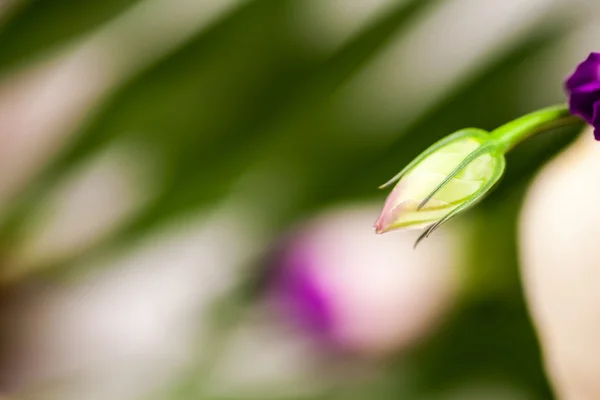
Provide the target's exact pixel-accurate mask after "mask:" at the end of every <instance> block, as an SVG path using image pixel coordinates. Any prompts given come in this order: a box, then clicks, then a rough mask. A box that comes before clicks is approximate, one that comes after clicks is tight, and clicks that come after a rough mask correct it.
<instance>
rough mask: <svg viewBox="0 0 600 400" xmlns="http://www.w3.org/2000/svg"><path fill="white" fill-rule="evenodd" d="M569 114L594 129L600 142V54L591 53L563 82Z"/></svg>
mask: <svg viewBox="0 0 600 400" xmlns="http://www.w3.org/2000/svg"><path fill="white" fill-rule="evenodd" d="M565 88H566V90H567V92H568V93H569V108H570V110H571V113H572V114H574V115H578V116H580V117H582V118H583V119H585V120H586V121H587V123H589V124H590V125H592V126H593V127H594V136H595V137H596V140H600V53H591V54H590V55H589V57H588V58H587V59H586V60H585V61H584V62H582V63H581V64H579V65H578V66H577V68H576V69H575V72H573V75H571V76H570V77H569V79H567V81H566V82H565Z"/></svg>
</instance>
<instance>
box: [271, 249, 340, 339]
mask: <svg viewBox="0 0 600 400" xmlns="http://www.w3.org/2000/svg"><path fill="white" fill-rule="evenodd" d="M315 262H316V260H315V256H314V255H312V254H310V252H308V251H306V250H303V249H295V250H292V251H289V252H287V254H284V255H283V257H281V258H280V259H279V262H278V265H277V271H276V274H275V276H274V277H273V280H272V282H271V286H272V288H273V290H274V295H275V299H276V301H278V303H279V305H280V306H281V307H282V308H283V309H284V311H285V312H286V314H287V315H288V316H290V317H291V318H292V319H294V320H295V322H296V323H298V324H299V325H301V327H303V328H305V329H307V330H309V331H311V332H312V333H315V334H317V335H318V336H321V337H329V336H330V335H331V334H332V331H333V325H334V318H333V312H332V310H331V304H330V303H331V302H330V300H331V299H329V293H328V291H327V290H326V289H325V288H324V287H323V285H322V283H321V282H320V281H319V279H318V277H317V274H316V272H315V271H314V268H315V266H314V264H315Z"/></svg>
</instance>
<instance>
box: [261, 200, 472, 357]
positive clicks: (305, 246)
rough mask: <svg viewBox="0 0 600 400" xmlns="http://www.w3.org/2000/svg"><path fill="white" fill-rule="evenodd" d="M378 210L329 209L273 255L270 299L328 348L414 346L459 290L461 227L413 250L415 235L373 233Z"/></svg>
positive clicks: (363, 350)
mask: <svg viewBox="0 0 600 400" xmlns="http://www.w3.org/2000/svg"><path fill="white" fill-rule="evenodd" d="M375 210H376V208H374V207H371V206H366V207H362V206H360V207H356V206H354V207H353V206H350V207H344V208H341V209H336V210H332V211H329V212H326V213H325V214H323V215H322V216H319V217H317V218H315V219H313V220H310V221H307V222H306V223H305V224H304V225H303V226H302V227H300V228H298V229H296V230H294V231H293V233H292V234H291V236H290V237H289V238H288V239H287V240H286V241H285V243H283V244H282V245H281V247H280V248H279V252H278V254H277V256H275V257H274V258H273V261H272V267H273V270H272V273H273V274H272V275H271V277H270V280H269V284H268V285H267V286H268V291H267V292H268V293H269V295H270V296H269V299H270V300H271V301H272V303H271V304H273V305H275V309H276V310H277V311H278V313H279V314H280V315H282V316H283V317H284V320H287V321H289V322H291V323H292V325H293V326H295V327H297V328H298V329H299V331H300V332H303V333H304V334H308V335H310V336H312V337H313V338H314V339H315V340H316V341H317V343H321V344H323V345H324V346H325V347H326V348H328V349H333V350H342V351H346V352H350V353H354V354H360V355H366V356H369V355H376V356H379V355H385V354H388V353H390V352H395V351H397V350H402V349H404V348H407V347H410V346H411V344H413V343H415V342H416V341H419V340H421V339H422V338H423V336H424V335H426V334H427V333H428V332H431V331H432V329H433V328H434V327H435V325H436V322H437V321H439V320H440V318H441V317H442V316H443V315H444V314H445V311H448V310H449V308H450V307H449V306H450V305H451V304H452V300H453V299H454V298H455V295H456V294H457V292H458V290H459V288H460V283H461V271H462V270H460V268H461V267H462V266H463V265H464V263H463V262H462V261H461V260H462V256H463V254H462V249H463V248H462V247H461V246H456V245H455V244H456V241H457V240H456V239H457V236H458V234H459V233H460V231H450V230H447V231H444V232H443V234H441V235H438V236H436V238H435V240H432V241H430V242H428V243H427V244H426V246H427V248H426V249H423V250H425V251H412V245H413V243H414V240H415V238H416V237H417V236H418V233H415V232H396V233H395V234H392V235H386V236H384V237H380V236H375V235H373V234H372V231H371V229H370V227H369V223H368V222H369V221H371V219H372V215H373V214H372V213H373V212H374V211H375Z"/></svg>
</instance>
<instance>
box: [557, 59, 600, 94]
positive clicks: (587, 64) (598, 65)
mask: <svg viewBox="0 0 600 400" xmlns="http://www.w3.org/2000/svg"><path fill="white" fill-rule="evenodd" d="M599 80H600V53H591V54H590V55H589V57H588V58H587V59H586V60H585V61H584V62H582V63H581V64H579V65H578V66H577V68H576V69H575V72H574V73H573V75H571V76H570V77H569V79H567V82H566V84H565V86H566V88H567V90H568V91H572V90H574V89H575V88H577V87H579V86H581V85H585V84H587V83H590V82H594V81H599Z"/></svg>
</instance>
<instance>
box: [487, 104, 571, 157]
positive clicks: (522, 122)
mask: <svg viewBox="0 0 600 400" xmlns="http://www.w3.org/2000/svg"><path fill="white" fill-rule="evenodd" d="M581 122H582V120H581V118H579V117H576V116H574V115H572V114H571V113H570V112H569V108H568V106H567V105H559V106H553V107H548V108H543V109H541V110H538V111H535V112H532V113H531V114H527V115H524V116H522V117H521V118H517V119H515V120H514V121H511V122H509V123H507V124H505V125H502V126H501V127H499V128H497V129H495V130H493V131H492V132H491V135H492V138H493V139H494V140H495V141H496V142H497V143H498V145H499V147H500V149H502V150H503V151H504V152H505V153H506V152H508V151H509V150H510V149H512V148H513V147H515V146H516V145H517V144H519V143H520V142H522V141H523V140H525V139H528V138H530V137H531V136H533V135H535V134H537V133H540V132H543V131H547V130H550V129H554V128H557V127H559V126H564V125H570V124H579V123H581Z"/></svg>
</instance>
